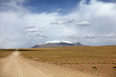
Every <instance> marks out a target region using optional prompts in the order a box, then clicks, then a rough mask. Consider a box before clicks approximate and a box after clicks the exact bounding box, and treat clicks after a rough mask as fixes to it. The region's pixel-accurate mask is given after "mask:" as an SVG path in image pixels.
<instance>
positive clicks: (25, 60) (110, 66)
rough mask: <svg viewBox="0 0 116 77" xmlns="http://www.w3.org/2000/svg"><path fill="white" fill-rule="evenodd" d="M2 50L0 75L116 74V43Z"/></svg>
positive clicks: (92, 76)
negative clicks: (95, 45) (114, 44)
mask: <svg viewBox="0 0 116 77" xmlns="http://www.w3.org/2000/svg"><path fill="white" fill-rule="evenodd" d="M1 51H2V52H1ZM1 51H0V53H1V54H0V57H1V59H0V77H116V46H100V47H87V46H82V47H54V48H30V49H18V50H15V49H14V50H11V51H10V52H6V51H5V53H3V50H1ZM6 53H7V54H6ZM3 55H5V57H4V56H3Z"/></svg>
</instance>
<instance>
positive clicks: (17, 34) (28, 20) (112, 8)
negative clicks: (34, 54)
mask: <svg viewBox="0 0 116 77" xmlns="http://www.w3.org/2000/svg"><path fill="white" fill-rule="evenodd" d="M54 40H60V41H71V42H80V43H82V44H84V45H92V46H99V45H116V0H0V48H26V47H32V46H34V45H36V44H39V43H45V42H47V41H54Z"/></svg>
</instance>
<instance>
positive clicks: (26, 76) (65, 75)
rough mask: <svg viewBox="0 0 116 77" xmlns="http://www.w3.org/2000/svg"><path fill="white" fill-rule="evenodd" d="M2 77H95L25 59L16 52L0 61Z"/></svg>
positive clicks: (0, 74) (0, 75)
mask: <svg viewBox="0 0 116 77" xmlns="http://www.w3.org/2000/svg"><path fill="white" fill-rule="evenodd" d="M0 77H93V76H91V75H89V74H85V73H81V72H80V71H74V70H71V69H68V68H64V67H60V66H56V65H52V64H47V63H41V62H36V61H32V60H29V59H25V58H23V57H21V56H20V55H19V52H18V51H14V52H13V53H12V55H11V56H9V57H7V58H5V59H0Z"/></svg>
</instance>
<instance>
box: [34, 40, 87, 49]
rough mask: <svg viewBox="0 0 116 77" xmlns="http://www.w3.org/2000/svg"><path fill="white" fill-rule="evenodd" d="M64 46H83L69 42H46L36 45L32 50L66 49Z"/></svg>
mask: <svg viewBox="0 0 116 77" xmlns="http://www.w3.org/2000/svg"><path fill="white" fill-rule="evenodd" d="M66 46H85V45H82V44H81V43H79V42H77V43H76V42H74V43H73V42H70V41H48V42H46V43H44V44H37V45H35V46H33V47H32V48H42V47H66Z"/></svg>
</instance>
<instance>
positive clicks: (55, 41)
mask: <svg viewBox="0 0 116 77" xmlns="http://www.w3.org/2000/svg"><path fill="white" fill-rule="evenodd" d="M61 42H64V43H70V44H71V43H72V42H70V41H59V40H54V41H47V42H46V43H44V44H48V43H61Z"/></svg>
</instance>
